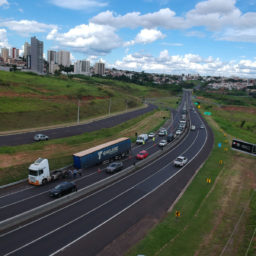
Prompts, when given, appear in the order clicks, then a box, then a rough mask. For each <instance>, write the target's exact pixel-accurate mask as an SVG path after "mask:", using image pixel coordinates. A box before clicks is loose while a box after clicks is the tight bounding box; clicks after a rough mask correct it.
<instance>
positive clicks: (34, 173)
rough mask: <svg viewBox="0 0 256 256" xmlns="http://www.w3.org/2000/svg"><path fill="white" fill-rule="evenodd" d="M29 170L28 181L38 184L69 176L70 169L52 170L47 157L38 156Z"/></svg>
mask: <svg viewBox="0 0 256 256" xmlns="http://www.w3.org/2000/svg"><path fill="white" fill-rule="evenodd" d="M28 171H29V174H28V183H30V184H32V185H37V186H39V185H44V184H46V183H47V182H50V181H55V180H58V179H60V178H65V177H67V176H68V170H56V171H53V172H50V168H49V162H48V159H46V158H38V159H37V160H36V161H35V162H34V163H32V164H31V165H30V166H29V168H28Z"/></svg>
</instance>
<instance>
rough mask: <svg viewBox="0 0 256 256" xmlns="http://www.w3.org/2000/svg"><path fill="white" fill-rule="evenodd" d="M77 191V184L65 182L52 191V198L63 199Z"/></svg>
mask: <svg viewBox="0 0 256 256" xmlns="http://www.w3.org/2000/svg"><path fill="white" fill-rule="evenodd" d="M75 191H77V187H76V184H74V183H73V182H68V181H65V182H62V183H60V184H59V185H57V186H56V187H55V188H53V189H51V190H50V196H52V197H61V196H63V195H66V194H69V193H71V192H75Z"/></svg>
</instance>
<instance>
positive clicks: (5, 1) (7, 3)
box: [0, 0, 10, 8]
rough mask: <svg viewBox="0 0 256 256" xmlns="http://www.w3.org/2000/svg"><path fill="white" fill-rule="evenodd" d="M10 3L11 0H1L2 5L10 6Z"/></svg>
mask: <svg viewBox="0 0 256 256" xmlns="http://www.w3.org/2000/svg"><path fill="white" fill-rule="evenodd" d="M9 5H10V4H9V2H8V1H7V0H0V6H3V7H6V8H8V7H9Z"/></svg>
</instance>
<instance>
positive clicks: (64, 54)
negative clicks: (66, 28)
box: [57, 51, 71, 67]
mask: <svg viewBox="0 0 256 256" xmlns="http://www.w3.org/2000/svg"><path fill="white" fill-rule="evenodd" d="M57 63H58V64H59V65H62V66H64V67H69V66H70V64H71V61H70V52H68V51H59V52H57Z"/></svg>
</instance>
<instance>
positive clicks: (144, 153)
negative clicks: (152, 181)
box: [136, 150, 148, 160]
mask: <svg viewBox="0 0 256 256" xmlns="http://www.w3.org/2000/svg"><path fill="white" fill-rule="evenodd" d="M147 156H148V152H147V151H146V150H142V151H140V152H139V153H138V154H137V155H136V158H137V159H138V160H142V159H145V158H146V157H147Z"/></svg>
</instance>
